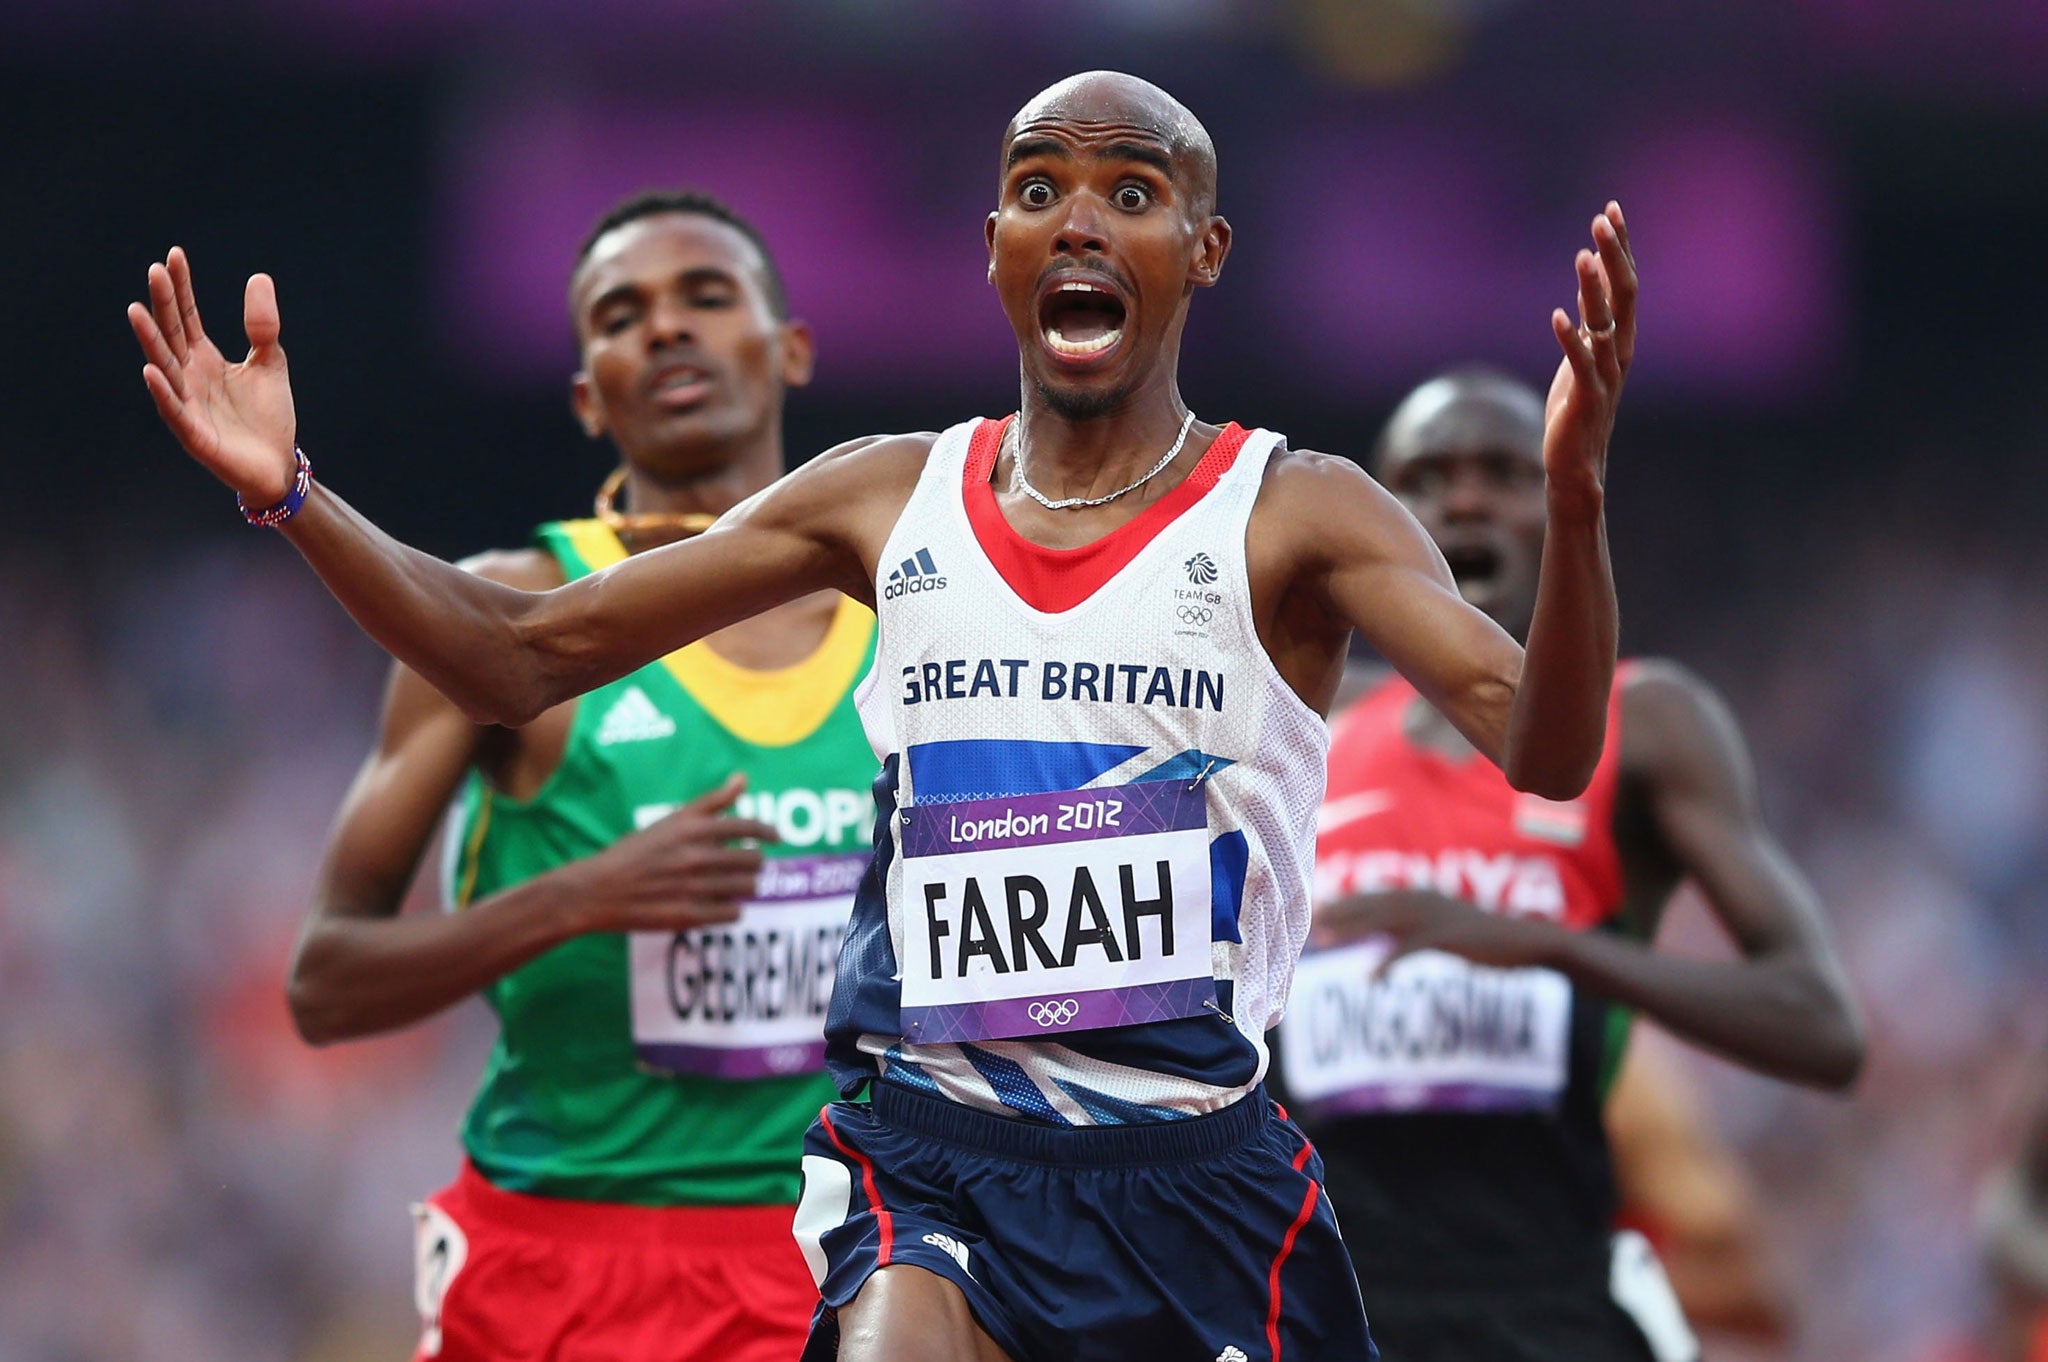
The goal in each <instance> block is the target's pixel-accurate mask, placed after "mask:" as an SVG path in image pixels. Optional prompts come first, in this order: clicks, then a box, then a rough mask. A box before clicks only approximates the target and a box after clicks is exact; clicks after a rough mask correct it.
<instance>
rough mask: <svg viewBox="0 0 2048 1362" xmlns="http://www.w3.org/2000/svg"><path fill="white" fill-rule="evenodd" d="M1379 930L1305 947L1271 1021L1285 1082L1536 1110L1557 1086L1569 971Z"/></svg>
mask: <svg viewBox="0 0 2048 1362" xmlns="http://www.w3.org/2000/svg"><path fill="white" fill-rule="evenodd" d="M1389 949H1390V946H1389V942H1388V940H1387V938H1385V937H1377V938H1373V939H1370V940H1366V941H1361V942H1359V943H1357V944H1355V945H1349V946H1343V947H1339V948H1337V949H1335V950H1328V951H1317V952H1314V953H1312V954H1309V955H1305V956H1303V957H1302V959H1301V963H1300V964H1299V965H1297V966H1296V967H1295V971H1294V991H1293V994H1292V998H1291V1000H1290V1002H1289V1003H1288V1006H1287V1017H1286V1019H1285V1020H1284V1021H1283V1022H1281V1024H1280V1027H1281V1029H1280V1040H1281V1047H1282V1048H1281V1065H1282V1072H1283V1073H1284V1074H1285V1076H1286V1079H1287V1087H1288V1090H1289V1091H1290V1092H1292V1093H1293V1094H1294V1095H1295V1096H1296V1097H1299V1098H1300V1099H1301V1100H1302V1101H1304V1102H1309V1103H1313V1104H1314V1105H1315V1106H1316V1107H1318V1108H1319V1109H1320V1110H1323V1111H1327V1112H1368V1111H1543V1110H1549V1109H1552V1108H1554V1107H1556V1106H1557V1104H1558V1100H1559V1099H1560V1098H1561V1097H1562V1096H1563V1093H1564V1087H1565V1074H1566V1065H1567V1059H1568V1047H1567V1040H1568V1038H1569V1033H1570V1029H1571V1011H1572V990H1571V983H1570V981H1568V980H1567V979H1566V978H1565V977H1564V976H1563V975H1562V974H1559V973H1557V972H1556V971H1555V970H1547V969H1535V968H1525V969H1492V968H1489V967H1486V966H1483V965H1475V964H1473V963H1471V962H1470V961H1468V960H1465V959H1463V958H1461V957H1459V956H1455V955H1449V954H1446V953H1445V952H1442V951H1417V952H1416V953H1415V954H1414V955H1410V956H1406V957H1404V958H1402V959H1401V960H1399V961H1398V962H1396V963H1395V964H1394V966H1393V967H1392V968H1391V969H1389V970H1388V971H1387V973H1386V975H1385V976H1384V977H1383V978H1380V979H1377V980H1375V979H1373V978H1372V977H1371V976H1372V971H1373V969H1374V967H1375V966H1377V965H1378V964H1379V963H1380V961H1382V960H1384V959H1385V958H1386V955H1387V951H1388V950H1389Z"/></svg>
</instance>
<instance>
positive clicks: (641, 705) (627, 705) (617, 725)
mask: <svg viewBox="0 0 2048 1362" xmlns="http://www.w3.org/2000/svg"><path fill="white" fill-rule="evenodd" d="M675 731H676V721H675V720H674V719H671V718H669V717H668V715H666V714H663V713H662V712H661V711H660V710H658V709H656V708H655V707H654V701H652V700H650V699H648V698H647V692H646V691H644V690H641V689H640V688H639V687H638V686H628V687H626V693H625V694H624V695H621V696H620V697H619V698H618V699H616V700H614V701H612V707H611V708H610V709H608V710H606V711H605V715H604V722H603V723H601V724H599V725H598V726H597V745H598V746H599V747H610V746H611V745H612V744H613V743H620V742H652V741H653V740H654V739H656V738H667V737H671V736H673V735H674V733H675Z"/></svg>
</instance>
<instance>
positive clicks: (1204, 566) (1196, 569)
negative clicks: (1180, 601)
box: [1181, 553, 1216, 586]
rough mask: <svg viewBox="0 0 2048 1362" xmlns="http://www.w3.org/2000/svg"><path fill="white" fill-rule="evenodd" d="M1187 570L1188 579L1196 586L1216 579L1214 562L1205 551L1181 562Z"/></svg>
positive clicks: (1207, 583)
mask: <svg viewBox="0 0 2048 1362" xmlns="http://www.w3.org/2000/svg"><path fill="white" fill-rule="evenodd" d="M1181 566H1182V567H1184V568H1186V569H1187V570H1188V580H1189V581H1191V582H1193V583H1194V584H1195V585H1196V586H1207V585H1209V583H1211V582H1213V581H1215V580H1216V563H1215V560H1214V559H1212V558H1210V557H1209V555H1208V554H1206V553H1198V554H1196V555H1195V556H1194V557H1192V558H1190V559H1188V560H1187V562H1185V563H1183V564H1181Z"/></svg>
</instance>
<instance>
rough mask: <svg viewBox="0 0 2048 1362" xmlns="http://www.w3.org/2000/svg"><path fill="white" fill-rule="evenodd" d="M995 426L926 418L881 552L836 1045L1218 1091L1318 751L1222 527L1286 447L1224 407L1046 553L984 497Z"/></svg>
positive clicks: (1258, 990)
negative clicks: (878, 771)
mask: <svg viewBox="0 0 2048 1362" xmlns="http://www.w3.org/2000/svg"><path fill="white" fill-rule="evenodd" d="M1007 425H1008V422H1007V421H1002V422H997V421H970V422H967V423H965V424H963V425H958V426H955V427H953V428H952V429H951V430H948V431H946V432H945V433H944V434H943V435H941V436H940V437H939V438H938V440H937V441H936V442H935V443H934V444H933V446H932V450H931V453H930V455H929V457H928V458H927V461H926V464H925V469H924V473H923V475H922V476H921V477H920V478H919V480H918V484H917V488H916V490H915V491H914V492H913V493H912V495H911V498H910V501H909V503H908V504H907V505H906V506H905V507H904V509H903V514H902V516H901V517H900V518H899V519H898V521H897V522H896V526H895V529H894V530H893V531H892V533H891V534H890V537H889V542H888V545H887V548H886V550H885V551H884V553H883V555H882V560H881V562H880V564H879V565H878V566H877V568H876V582H875V600H876V608H877V613H878V615H879V617H880V621H881V632H880V638H879V642H878V644H877V650H876V655H875V666H874V671H873V672H872V673H871V674H870V675H869V677H868V679H867V680H866V681H865V682H863V683H862V685H861V688H860V690H859V692H858V694H857V697H856V698H857V701H858V704H859V707H860V713H861V718H862V720H863V722H864V723H865V724H866V726H867V730H868V737H869V739H870V741H871V742H873V744H874V747H875V753H876V755H877V756H878V757H880V758H881V759H882V762H883V771H882V775H881V777H880V779H879V780H878V781H877V783H876V803H877V821H876V834H875V844H876V855H875V861H874V865H873V867H872V868H871V870H870V872H869V876H868V880H867V882H866V883H865V884H864V886H863V889H862V892H861V894H860V896H859V898H858V900H857V902H856V905H855V909H854V917H853V921H852V923H851V925H850V928H849V933H848V937H847V943H846V949H845V951H844V953H843V954H842V956H841V959H840V965H839V977H838V987H837V989H836V991H835V994H834V998H833V1006H832V1015H831V1018H830V1020H829V1024H828V1027H827V1035H828V1039H829V1041H830V1045H831V1054H832V1058H833V1062H834V1067H835V1070H836V1071H837V1072H838V1074H839V1077H840V1079H841V1083H842V1086H843V1087H844V1088H846V1090H847V1091H849V1092H852V1091H857V1090H858V1088H859V1086H860V1085H861V1084H862V1083H864V1082H866V1081H869V1080H872V1079H876V1078H879V1080H880V1081H882V1082H885V1083H891V1084H897V1085H901V1086H904V1087H909V1088H913V1089H918V1090H922V1091H924V1092H927V1093H931V1094H936V1095H939V1096H943V1097H945V1098H949V1099H951V1100H953V1101H957V1102H963V1103H966V1104H968V1105H971V1106H974V1107H978V1108H981V1109H983V1110H987V1111H991V1112H997V1113H1001V1114H1004V1115H1009V1116H1016V1117H1021V1118H1025V1119H1032V1120H1039V1121H1045V1122H1049V1123H1053V1124H1067V1125H1090V1124H1121V1123H1132V1122H1144V1121H1167V1120H1177V1119H1181V1118H1184V1117H1188V1116H1194V1115H1199V1114H1201V1113H1203V1112H1208V1111H1214V1110H1217V1109H1219V1108H1221V1107H1225V1106H1228V1105H1229V1104H1230V1103H1232V1102H1234V1101H1236V1100H1237V1099H1238V1098H1239V1097H1242V1096H1244V1095H1245V1094H1246V1093H1247V1092H1249V1091H1250V1090H1251V1089H1252V1088H1253V1087H1254V1086H1255V1085H1256V1084H1257V1083H1258V1082H1259V1080H1260V1079H1261V1078H1262V1077H1263V1076H1264V1074H1265V1070H1266V1063H1267V1054H1266V1046H1265V1039H1264V1037H1265V1032H1266V1030H1267V1029H1268V1028H1269V1027H1270V1026H1272V1025H1273V1024H1274V1023H1275V1022H1276V1021H1277V1020H1278V1019H1279V1016H1280V1013H1281V1010H1282V1008H1283V1007H1284V1005H1285V1003H1286V998H1287V986H1288V981H1289V979H1290V977H1291V974H1292V971H1293V968H1294V962H1295V959H1296V958H1297V957H1298V956H1299V954H1300V952H1301V947H1302V942H1303V939H1304V937H1305V936H1306V934H1307V930H1308V918H1309V903H1310V879H1311V874H1312V867H1313V864H1314V824H1315V813H1316V809H1317V807H1318V805H1320V804H1321V802H1322V795H1323V781H1324V769H1325V767H1324V760H1325V755H1326V752H1327V749H1328V746H1329V730H1328V728H1327V727H1326V726H1325V725H1324V723H1323V720H1322V719H1321V717H1320V716H1318V715H1317V714H1315V713H1314V712H1313V711H1312V710H1310V709H1309V708H1308V707H1307V706H1306V705H1304V704H1303V703H1302V702H1301V700H1300V698H1299V697H1297V696H1296V695H1295V694H1294V692H1293V691H1292V690H1291V689H1290V688H1289V687H1288V685H1287V683H1286V682H1285V681H1284V680H1283V679H1282V678H1281V677H1280V675H1279V673H1278V672H1277V671H1276V670H1275V669H1274V667H1273V664H1272V662H1271V660H1270V659H1269V658H1268V657H1267V656H1266V652H1265V649H1264V648H1263V647H1262V646H1261V645H1260V643H1259V640H1258V636H1257V633H1256V630H1255V627H1254V624H1253V619H1252V610H1251V588H1250V581H1249V578H1248V576H1247V573H1246V569H1245V530H1246V525H1247V523H1248V521H1249V519H1250V516H1251V509H1252V503H1253V500H1254V499H1255V498H1256V497H1257V495H1258V491H1259V486H1260V482H1261V479H1262V477H1263V474H1264V472H1265V467H1266V461H1267V459H1268V458H1269V457H1270V456H1271V455H1272V453H1273V452H1274V450H1276V449H1278V448H1280V447H1281V445H1282V441H1281V439H1280V437H1279V436H1278V435H1276V434H1274V433H1272V432H1270V431H1252V432H1246V431H1245V430H1243V429H1241V428H1240V427H1237V426H1235V425H1232V426H1229V427H1226V428H1225V430H1224V431H1223V432H1222V434H1221V435H1219V436H1218V437H1217V439H1216V441H1215V442H1214V444H1213V445H1212V446H1211V447H1210V449H1209V450H1208V452H1207V453H1206V454H1205V455H1204V456H1203V458H1202V459H1201V461H1200V463H1199V464H1198V465H1197V466H1196V468H1195V469H1194V471H1193V472H1192V473H1190V474H1189V476H1188V477H1187V479H1186V480H1185V481H1184V482H1183V483H1182V484H1181V485H1180V486H1178V487H1176V488H1175V489H1174V490H1173V491H1171V492H1169V493H1167V494H1166V495H1165V496H1164V497H1162V498H1160V499H1159V500H1158V501H1157V502H1155V503H1153V504H1152V505H1151V506H1149V507H1147V508H1146V509H1145V510H1144V511H1143V512H1142V513H1141V514H1140V515H1139V516H1138V517H1137V518H1136V519H1135V520H1133V521H1132V522H1130V523H1129V524H1128V525H1125V526H1123V527H1121V528H1119V529H1117V530H1116V531H1114V532H1112V533H1111V534H1109V535H1107V536H1105V537H1104V538H1103V539H1100V540H1098V541H1096V542H1095V543H1093V544H1090V545H1086V546H1084V547H1082V548H1078V549H1067V550H1059V549H1047V548H1043V547H1041V546H1039V545H1036V544H1032V543H1030V542H1029V541H1027V540H1025V539H1023V538H1022V537H1021V536H1019V535H1018V534H1017V533H1016V531H1015V530H1013V529H1011V528H1010V525H1009V523H1008V522H1007V521H1006V520H1005V519H1004V518H1003V516H1002V514H1001V512H1000V510H999V509H998V507H997V505H996V500H995V496H994V492H993V489H991V488H990V486H989V475H990V473H991V470H992V469H993V468H994V465H995V460H996V455H997V450H998V447H999V445H1000V443H1001V439H1002V434H1003V431H1004V429H1005V428H1006V427H1007Z"/></svg>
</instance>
